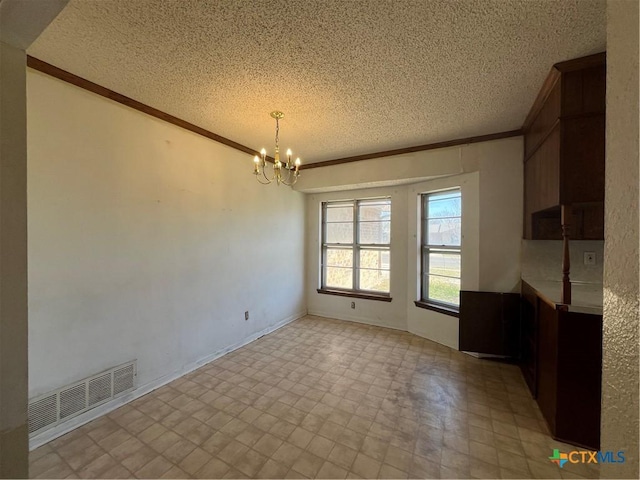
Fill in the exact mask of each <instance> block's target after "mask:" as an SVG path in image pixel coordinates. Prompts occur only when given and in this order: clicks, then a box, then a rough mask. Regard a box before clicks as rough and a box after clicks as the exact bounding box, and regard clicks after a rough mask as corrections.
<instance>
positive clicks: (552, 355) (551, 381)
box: [537, 300, 558, 435]
mask: <svg viewBox="0 0 640 480" xmlns="http://www.w3.org/2000/svg"><path fill="white" fill-rule="evenodd" d="M557 391H558V312H557V311H556V310H555V308H553V307H552V306H550V305H549V304H547V303H546V302H544V301H542V300H541V301H539V302H538V397H537V399H538V405H539V406H540V411H541V412H542V415H544V418H545V419H546V420H547V423H548V425H549V429H550V430H551V433H552V434H554V435H555V431H556V407H557V405H556V397H557Z"/></svg>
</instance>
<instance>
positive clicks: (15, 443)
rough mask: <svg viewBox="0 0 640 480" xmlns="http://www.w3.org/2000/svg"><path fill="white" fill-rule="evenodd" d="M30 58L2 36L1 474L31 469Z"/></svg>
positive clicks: (14, 475)
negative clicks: (27, 96) (27, 92)
mask: <svg viewBox="0 0 640 480" xmlns="http://www.w3.org/2000/svg"><path fill="white" fill-rule="evenodd" d="M0 14H2V10H0ZM0 16H1V15H0ZM0 26H1V25H0ZM25 61H26V54H25V51H24V50H22V49H20V48H16V47H14V46H11V45H7V44H6V43H4V42H0V478H25V477H27V475H28V456H27V408H26V403H27V372H28V371H27V249H26V243H27V188H26V187H27V138H26V123H27V119H26V102H25V89H26V79H25Z"/></svg>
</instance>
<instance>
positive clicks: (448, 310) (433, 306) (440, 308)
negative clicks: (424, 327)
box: [413, 300, 460, 318]
mask: <svg viewBox="0 0 640 480" xmlns="http://www.w3.org/2000/svg"><path fill="white" fill-rule="evenodd" d="M413 303H415V305H416V307H419V308H424V309H427V310H433V311H434V312H438V313H443V314H445V315H449V316H450V317H456V318H458V317H459V316H460V312H459V309H458V308H456V307H445V306H444V305H438V304H437V303H429V302H424V301H422V300H416V301H415V302H413Z"/></svg>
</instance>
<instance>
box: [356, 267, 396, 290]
mask: <svg viewBox="0 0 640 480" xmlns="http://www.w3.org/2000/svg"><path fill="white" fill-rule="evenodd" d="M360 289H361V290H373V291H375V292H385V293H389V270H363V269H361V270H360Z"/></svg>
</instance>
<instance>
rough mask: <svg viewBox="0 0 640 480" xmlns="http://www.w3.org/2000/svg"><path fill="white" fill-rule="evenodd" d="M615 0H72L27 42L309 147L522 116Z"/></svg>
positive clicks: (256, 132)
mask: <svg viewBox="0 0 640 480" xmlns="http://www.w3.org/2000/svg"><path fill="white" fill-rule="evenodd" d="M605 21H606V18H605V2H604V0H597V1H593V0H561V1H551V0H544V1H537V0H526V1H525V0H500V1H492V0H465V1H427V0H417V1H404V0H402V1H401V0H396V1H383V0H370V1H348V0H339V1H333V0H322V1H310V0H270V1H255V2H244V1H238V0H220V1H213V0H211V1H202V0H200V1H197V0H135V1H132V0H71V2H70V3H69V5H68V6H67V7H66V8H65V10H64V11H63V12H62V13H61V14H60V15H59V16H58V18H57V19H56V20H55V21H54V22H53V23H52V24H51V25H50V26H49V28H48V29H47V30H46V31H45V32H44V33H43V34H42V36H41V37H40V38H39V39H38V40H37V41H36V42H35V43H34V44H33V45H32V47H31V48H30V49H29V51H28V53H29V54H30V55H32V56H34V57H37V58H39V59H41V60H44V61H46V62H49V63H52V64H53V65H55V66H58V67H60V68H63V69H65V70H68V71H70V72H72V73H74V74H76V75H79V76H81V77H84V78H87V79H89V80H91V81H93V82H96V83H98V84H100V85H103V86H105V87H107V88H110V89H112V90H114V91H116V92H118V93H121V94H124V95H127V96H129V97H132V98H134V99H136V100H138V101H140V102H143V103H146V104H148V105H151V106H153V107H156V108H158V109H160V110H163V111H165V112H167V113H170V114H172V115H175V116H177V117H180V118H183V119H185V120H187V121H189V122H191V123H194V124H196V125H199V126H201V127H204V128H206V129H208V130H211V131H213V132H215V133H217V134H219V135H222V136H225V137H227V138H230V139H232V140H234V141H237V142H239V143H242V144H245V145H247V146H249V147H252V148H256V149H259V148H261V147H263V146H264V147H266V148H267V150H268V152H269V153H272V151H273V136H274V128H275V123H274V121H273V120H272V119H271V117H269V112H270V111H272V110H275V109H279V110H282V111H284V112H285V114H286V117H285V119H284V120H283V121H282V122H281V135H280V138H281V146H282V147H283V148H286V147H291V148H292V149H293V150H294V154H298V155H300V156H302V157H303V161H304V162H314V161H320V160H328V159H333V158H339V157H344V156H351V155H357V154H362V153H369V152H375V151H380V150H388V149H393V148H401V147H406V146H411V145H420V144H425V143H432V142H437V141H444V140H450V139H455V138H460V137H468V136H475V135H483V134H488V133H494V132H499V131H505V130H511V129H515V128H519V127H520V126H521V125H522V122H523V120H524V118H525V115H526V113H527V111H528V109H529V108H530V106H531V104H532V103H533V100H534V98H535V96H536V93H537V92H538V90H539V88H540V86H541V84H542V82H543V80H544V78H545V76H546V75H547V73H548V71H549V69H550V67H551V65H552V64H553V63H555V62H559V61H562V60H567V59H570V58H575V57H579V56H583V55H588V54H592V53H596V52H600V51H603V50H604V49H605V40H606V31H605V27H606V25H605Z"/></svg>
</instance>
